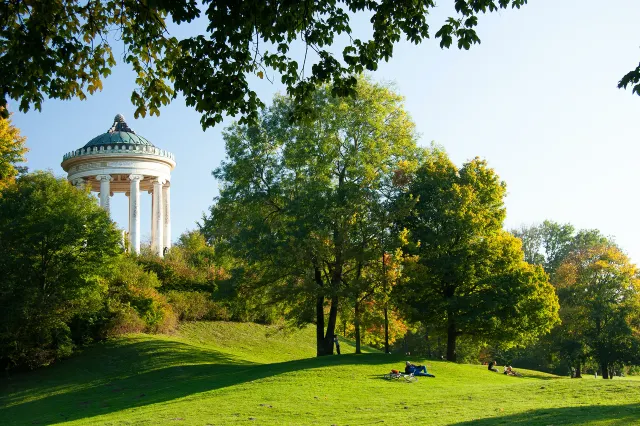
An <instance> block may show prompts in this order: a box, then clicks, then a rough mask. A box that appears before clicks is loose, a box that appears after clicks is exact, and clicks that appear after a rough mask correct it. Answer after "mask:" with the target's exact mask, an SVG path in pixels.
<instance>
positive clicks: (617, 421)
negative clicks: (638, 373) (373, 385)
mask: <svg viewBox="0 0 640 426" xmlns="http://www.w3.org/2000/svg"><path fill="white" fill-rule="evenodd" d="M605 420H606V421H607V423H606V424H607V425H608V426H627V425H637V424H640V403H637V404H626V405H589V406H582V407H563V408H546V409H539V410H531V411H526V412H524V413H519V414H513V415H507V416H502V417H491V418H486V419H476V420H472V421H467V422H461V423H455V424H451V425H450V426H497V425H527V426H536V425H545V426H548V425H556V426H558V425H589V424H600V423H599V422H601V421H605Z"/></svg>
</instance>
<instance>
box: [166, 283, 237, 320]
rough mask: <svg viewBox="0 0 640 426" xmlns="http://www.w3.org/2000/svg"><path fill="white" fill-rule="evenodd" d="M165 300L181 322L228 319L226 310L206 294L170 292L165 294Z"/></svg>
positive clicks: (228, 315)
mask: <svg viewBox="0 0 640 426" xmlns="http://www.w3.org/2000/svg"><path fill="white" fill-rule="evenodd" d="M167 300H168V301H169V304H170V305H171V306H172V308H173V310H174V312H175V313H176V314H177V315H178V318H179V319H180V320H181V321H197V320H218V321H228V320H229V319H230V314H229V312H228V310H227V308H226V307H224V306H223V305H221V304H219V303H217V302H214V301H213V300H211V295H209V294H207V293H203V292H198V291H176V290H171V291H169V292H168V293H167Z"/></svg>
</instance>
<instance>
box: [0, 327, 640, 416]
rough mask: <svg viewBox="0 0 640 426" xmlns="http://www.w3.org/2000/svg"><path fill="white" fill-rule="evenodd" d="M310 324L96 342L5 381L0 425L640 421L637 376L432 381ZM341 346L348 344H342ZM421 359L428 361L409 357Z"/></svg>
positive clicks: (449, 373) (475, 372)
mask: <svg viewBox="0 0 640 426" xmlns="http://www.w3.org/2000/svg"><path fill="white" fill-rule="evenodd" d="M314 342H315V335H314V331H313V329H311V328H309V329H303V330H297V331H295V332H290V333H283V332H282V331H280V330H277V329H275V328H273V327H264V326H259V325H255V324H235V323H194V324H185V325H183V326H182V328H181V329H180V331H179V333H177V334H176V335H175V336H149V335H135V336H129V337H126V338H122V339H118V340H116V341H112V342H107V343H104V344H100V345H96V346H94V347H92V348H90V349H88V350H86V351H84V352H83V353H82V354H80V355H78V356H75V357H73V358H71V359H69V360H66V361H64V362H61V363H59V364H58V365H55V366H52V367H50V368H47V369H41V370H38V371H35V372H31V373H28V374H20V375H15V376H13V377H12V378H11V379H10V380H7V379H4V380H3V381H2V384H1V385H0V424H3V425H24V424H27V425H30V424H73V425H80V424H96V425H98V424H99V425H103V424H104V425H121V424H122V425H123V424H128V425H131V424H133V425H146V424H148V425H157V424H180V425H224V424H243V423H244V424H253V425H255V424H260V425H263V424H266V425H271V424H291V425H301V424H309V425H310V424H321V425H332V424H336V425H345V424H351V425H359V424H374V423H384V424H387V425H388V424H403V425H409V424H424V425H428V424H434V425H444V424H456V425H466V424H469V425H471V424H473V425H480V426H489V425H498V424H516V425H517V424H522V425H525V424H526V425H550V424H554V425H561V424H584V425H629V424H637V423H640V403H639V401H640V381H632V380H618V379H616V380H609V381H605V380H594V379H585V380H568V379H560V378H555V377H554V376H550V375H545V374H541V373H535V372H527V371H523V373H524V374H525V377H524V378H515V377H506V376H504V375H502V374H495V373H490V372H487V371H486V367H481V366H473V365H460V364H453V363H447V362H434V361H427V362H426V364H427V366H428V368H429V370H430V372H432V373H434V374H435V375H436V378H435V379H430V378H421V379H420V380H419V381H418V382H417V383H410V384H409V383H403V382H389V381H386V380H384V379H382V378H381V376H382V374H383V373H386V372H387V371H389V370H390V369H392V368H401V367H402V364H403V361H404V358H402V357H399V356H396V355H384V354H381V353H369V354H363V355H354V354H350V355H342V356H330V357H323V358H313V355H314V354H315V347H314ZM342 348H343V352H353V348H352V347H349V345H347V344H346V342H344V343H343V345H342ZM415 361H417V362H424V361H423V360H415Z"/></svg>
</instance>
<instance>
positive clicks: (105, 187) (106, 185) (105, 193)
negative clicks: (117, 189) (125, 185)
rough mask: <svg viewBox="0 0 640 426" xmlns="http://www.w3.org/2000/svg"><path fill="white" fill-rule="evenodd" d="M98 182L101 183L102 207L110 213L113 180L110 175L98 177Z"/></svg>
mask: <svg viewBox="0 0 640 426" xmlns="http://www.w3.org/2000/svg"><path fill="white" fill-rule="evenodd" d="M96 180H97V181H98V182H100V207H102V208H103V209H105V210H106V211H107V213H109V210H110V208H109V201H110V200H109V198H110V197H111V181H112V180H113V178H112V177H111V176H109V175H97V176H96Z"/></svg>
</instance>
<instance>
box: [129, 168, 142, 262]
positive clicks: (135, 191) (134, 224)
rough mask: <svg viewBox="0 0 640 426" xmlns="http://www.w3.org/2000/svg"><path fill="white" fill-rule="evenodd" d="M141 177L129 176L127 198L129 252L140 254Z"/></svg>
mask: <svg viewBox="0 0 640 426" xmlns="http://www.w3.org/2000/svg"><path fill="white" fill-rule="evenodd" d="M142 178H143V176H142V175H129V180H130V181H131V188H130V192H131V196H130V197H129V213H130V214H129V241H130V243H131V251H132V252H134V253H136V254H138V253H140V181H141V180H142Z"/></svg>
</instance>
